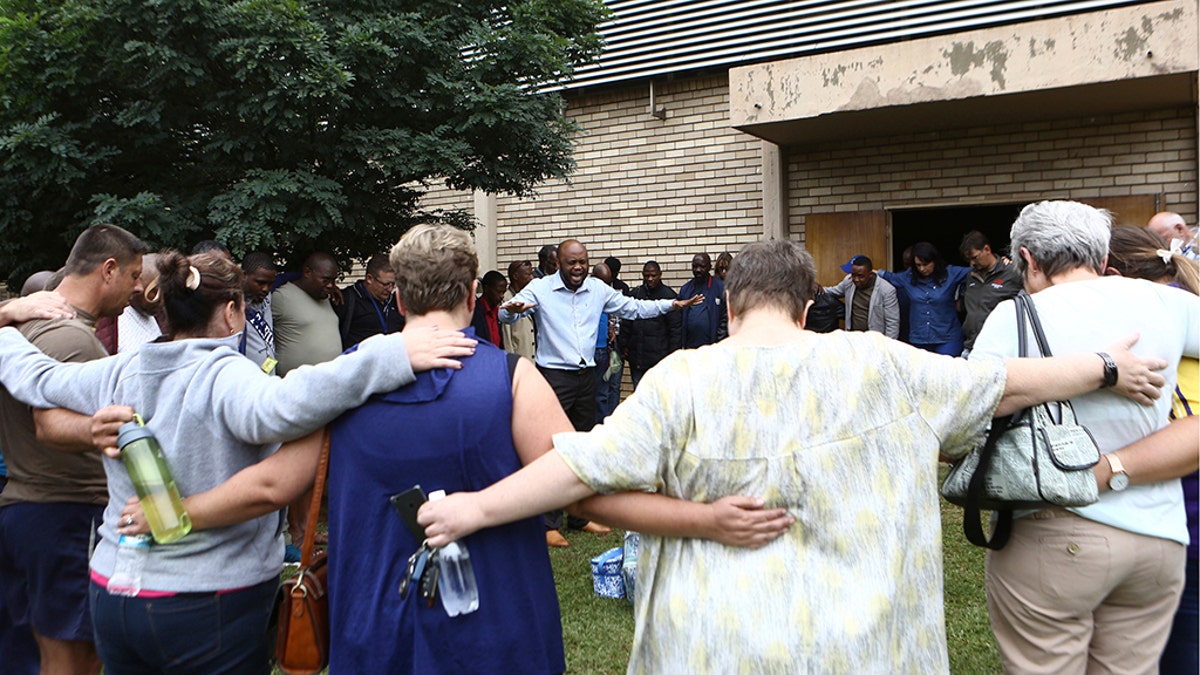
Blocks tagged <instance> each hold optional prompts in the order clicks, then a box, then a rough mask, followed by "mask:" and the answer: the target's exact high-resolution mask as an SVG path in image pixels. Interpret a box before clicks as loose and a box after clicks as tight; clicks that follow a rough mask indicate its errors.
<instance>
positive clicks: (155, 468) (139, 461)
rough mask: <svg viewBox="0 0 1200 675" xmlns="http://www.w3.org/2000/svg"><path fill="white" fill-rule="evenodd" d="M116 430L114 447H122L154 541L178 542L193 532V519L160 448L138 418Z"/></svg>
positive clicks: (123, 455) (156, 440)
mask: <svg viewBox="0 0 1200 675" xmlns="http://www.w3.org/2000/svg"><path fill="white" fill-rule="evenodd" d="M133 419H134V421H133V422H127V423H126V424H124V425H122V426H121V428H120V430H118V431H117V445H118V446H120V448H121V460H122V461H123V462H124V463H125V470H126V471H128V472H129V479H130V480H131V481H133V489H134V490H136V491H137V496H138V499H140V500H141V502H142V511H144V512H145V513H146V521H147V522H149V524H150V532H151V533H153V534H154V541H156V542H158V543H160V544H169V543H171V542H173V541H179V540H180V539H182V538H183V537H184V536H185V535H186V534H187V533H188V532H191V531H192V520H191V518H188V514H187V511H186V510H184V508H183V500H182V499H180V498H179V488H177V487H176V486H175V478H174V477H172V476H171V469H170V467H168V466H167V459H166V457H163V453H162V446H160V445H159V444H158V439H156V438H155V437H154V434H152V433H150V430H149V429H147V428H146V424H145V422H143V421H142V418H141V417H140V416H138V415H134V416H133Z"/></svg>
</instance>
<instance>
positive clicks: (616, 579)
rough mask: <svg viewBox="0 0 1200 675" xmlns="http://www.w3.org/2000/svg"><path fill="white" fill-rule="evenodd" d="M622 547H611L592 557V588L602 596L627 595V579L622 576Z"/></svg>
mask: <svg viewBox="0 0 1200 675" xmlns="http://www.w3.org/2000/svg"><path fill="white" fill-rule="evenodd" d="M623 558H624V555H623V552H622V550H621V547H619V546H618V547H617V548H614V549H610V550H608V551H605V552H604V553H601V554H600V555H598V556H596V557H595V558H592V589H593V590H594V591H595V592H596V595H598V596H600V597H602V598H623V597H625V580H624V579H623V578H622V576H621V561H622V559H623Z"/></svg>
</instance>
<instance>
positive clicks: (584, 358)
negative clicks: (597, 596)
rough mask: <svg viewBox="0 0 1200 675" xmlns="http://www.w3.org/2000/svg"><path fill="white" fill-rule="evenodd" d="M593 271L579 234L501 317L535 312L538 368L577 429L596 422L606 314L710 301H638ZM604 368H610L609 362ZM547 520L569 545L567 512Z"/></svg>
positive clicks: (643, 313) (583, 525)
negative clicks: (564, 530)
mask: <svg viewBox="0 0 1200 675" xmlns="http://www.w3.org/2000/svg"><path fill="white" fill-rule="evenodd" d="M588 270H589V267H588V254H587V248H585V247H584V245H583V244H581V243H579V242H578V241H576V240H574V239H568V240H566V241H564V242H563V243H562V244H559V246H558V274H548V275H546V276H544V277H542V278H540V279H534V280H533V281H531V282H529V284H527V285H526V286H525V288H523V289H521V292H520V293H517V295H516V296H515V297H513V299H512V300H511V301H510V302H508V303H506V304H504V305H501V306H500V316H499V318H500V323H508V324H511V323H515V322H516V321H518V320H519V319H522V318H525V317H527V316H531V317H533V322H534V325H535V326H536V328H537V346H536V350H535V352H534V360H535V361H536V362H537V368H538V371H539V372H541V373H542V376H543V377H545V378H546V381H547V382H549V383H550V386H551V387H552V388H553V389H554V394H555V396H557V397H558V402H559V404H560V405H562V407H563V410H564V411H566V413H567V418H568V419H570V420H571V426H573V427H575V429H576V430H577V431H588V430H590V429H591V428H592V427H593V426H594V425H595V424H596V389H597V386H596V380H597V375H596V368H597V365H598V364H597V363H596V345H597V340H598V338H599V335H600V317H601V316H603V315H605V314H615V315H616V316H619V317H621V318H624V319H650V318H654V317H656V316H661V315H663V314H666V313H667V312H670V311H671V310H673V309H682V308H684V307H688V306H691V305H695V304H698V303H701V302H704V296H702V295H698V296H696V297H694V298H691V299H689V300H635V299H634V298H630V297H627V296H624V295H621V293H619V292H618V291H617V290H615V289H614V288H612V287H611V286H609V285H607V284H605V283H604V282H603V281H600V280H599V279H597V278H595V277H589V276H588ZM606 332H607V330H606ZM605 337H606V338H607V335H606V336H605ZM599 367H601V368H606V367H608V364H607V363H605V364H602V365H600V366H599ZM545 521H546V530H547V532H546V541H547V543H548V544H550V545H551V546H556V547H561V546H566V545H567V540H566V539H565V538H563V537H562V535H560V534H559V533H558V529H559V528H560V527H561V525H562V512H561V511H559V512H551V513H547V514H546V515H545ZM568 525H570V526H571V527H574V528H576V529H582V530H584V531H587V532H596V533H602V532H606V531H608V530H607V528H605V527H604V526H598V525H596V524H595V523H588V522H587V521H585V520H583V519H581V518H579V519H577V518H575V517H574V516H572V518H571V521H570V522H568Z"/></svg>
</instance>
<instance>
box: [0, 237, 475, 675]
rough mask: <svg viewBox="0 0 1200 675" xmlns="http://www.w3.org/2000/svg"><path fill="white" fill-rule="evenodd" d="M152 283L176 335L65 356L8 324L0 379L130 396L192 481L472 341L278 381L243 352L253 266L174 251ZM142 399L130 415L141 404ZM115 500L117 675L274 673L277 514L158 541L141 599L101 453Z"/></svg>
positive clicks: (109, 556) (411, 337)
mask: <svg viewBox="0 0 1200 675" xmlns="http://www.w3.org/2000/svg"><path fill="white" fill-rule="evenodd" d="M158 268H159V278H158V282H157V284H156V285H151V287H150V288H148V289H147V294H155V293H157V294H161V296H162V299H163V301H164V303H165V307H166V311H167V316H168V318H169V320H170V326H171V334H170V339H169V340H167V341H163V342H156V343H151V344H147V345H144V346H143V347H142V348H141V349H139V350H137V351H134V352H131V353H128V354H121V355H118V356H114V357H111V358H108V359H103V360H100V361H92V362H90V363H59V362H58V361H55V360H53V359H51V358H49V357H47V356H45V355H43V354H42V353H41V352H40V351H38V350H37V348H35V347H33V346H32V345H30V344H29V343H28V342H27V341H26V340H25V338H24V337H22V336H21V334H20V333H18V332H17V331H15V330H13V329H11V328H4V329H0V381H2V382H3V384H4V385H5V386H6V387H7V388H8V389H9V391H10V392H12V394H13V395H14V396H15V397H16V398H17V399H19V400H21V401H23V402H25V403H27V404H29V405H31V406H34V407H37V408H55V407H63V408H70V409H72V410H75V411H77V412H81V413H84V414H89V415H90V414H93V413H95V412H96V411H98V410H100V409H101V408H105V407H107V406H112V405H121V406H130V407H131V409H132V410H136V411H137V412H138V413H139V414H140V415H141V416H142V417H143V418H145V419H146V420H147V427H148V428H149V429H150V430H151V431H152V432H153V433H154V435H155V436H156V437H157V438H158V440H159V442H160V443H161V445H162V446H163V452H164V455H165V456H166V458H167V462H168V464H169V465H170V467H171V470H172V473H173V474H174V476H175V479H176V482H177V484H178V487H179V489H180V492H181V493H182V494H184V495H189V494H195V493H198V492H202V491H205V490H208V489H210V488H213V487H215V486H217V485H219V484H221V483H222V482H224V481H225V480H226V479H228V478H229V477H230V476H232V475H234V474H235V473H237V472H238V471H240V470H241V469H244V468H246V467H248V466H250V465H252V464H255V463H256V462H258V461H259V460H261V459H262V458H264V457H265V456H267V455H269V454H271V453H273V452H274V451H275V450H276V449H278V444H279V443H280V442H282V441H287V440H290V439H293V438H297V437H300V436H304V435H305V434H306V433H308V432H309V431H311V430H312V429H314V428H317V427H319V426H321V425H323V424H325V423H326V422H328V421H330V420H331V419H333V418H334V417H336V416H337V415H338V414H340V413H341V412H343V411H344V410H346V409H348V408H352V407H355V406H358V405H360V404H362V403H363V402H364V401H366V400H367V398H368V397H369V396H370V395H372V394H375V393H378V392H385V391H391V390H393V389H395V388H397V387H399V386H401V385H403V384H406V383H408V382H411V381H412V380H413V379H414V376H413V370H414V369H417V370H426V369H429V368H433V367H458V366H459V364H458V363H457V362H455V361H453V360H451V359H453V358H455V357H461V356H466V355H469V354H470V353H472V352H473V346H474V344H475V341H474V340H471V339H468V338H466V337H464V336H463V335H462V334H461V333H458V332H454V331H442V330H436V329H434V330H429V331H424V332H420V333H418V334H413V333H405V334H404V337H401V336H400V335H399V334H395V335H387V336H379V337H376V338H372V339H369V340H366V341H364V342H363V343H362V344H361V345H360V346H359V348H358V350H357V351H356V352H355V353H353V354H348V355H344V356H341V357H339V358H337V359H335V360H334V361H331V362H328V363H324V364H320V365H317V366H310V367H303V368H299V369H296V370H295V371H293V372H292V373H289V374H288V376H287V377H286V378H282V379H280V378H276V377H272V376H269V375H266V374H265V373H263V372H262V371H261V370H260V369H259V368H258V367H257V366H256V365H255V364H254V363H252V362H251V361H249V360H247V359H246V358H245V357H243V356H241V355H240V354H239V353H238V352H237V343H238V334H239V333H240V332H241V331H242V330H243V329H244V327H245V315H244V311H243V310H244V308H243V295H242V274H241V270H240V269H238V267H237V266H236V265H234V264H233V263H232V262H230V261H229V260H228V259H226V258H224V257H222V256H218V255H214V254H198V255H194V256H191V257H190V258H189V257H185V256H183V255H182V254H180V253H178V252H166V253H164V254H163V255H162V256H161V257H160V258H159V261H158ZM132 410H130V413H131V412H132ZM104 464H105V470H106V473H107V475H108V490H109V504H108V507H107V508H106V510H105V514H104V522H103V524H102V525H101V526H100V528H99V535H100V538H99V541H98V542H97V544H96V549H95V552H94V554H93V555H92V558H91V564H90V568H91V575H92V579H93V584H92V585H91V590H90V599H91V612H92V620H93V625H94V626H95V631H96V642H97V645H96V646H97V648H98V651H99V654H100V658H101V659H102V660H103V661H104V664H105V667H106V672H109V673H121V672H126V671H144V670H173V669H178V668H181V667H185V666H186V668H187V669H188V671H189V672H214V673H215V672H239V673H242V672H245V673H266V672H269V664H268V642H267V632H266V629H267V620H268V617H269V614H270V610H271V606H272V598H273V597H274V593H275V588H276V585H277V583H278V575H279V565H280V563H281V561H282V560H283V537H282V532H283V530H282V527H281V520H280V517H279V515H278V514H277V513H271V514H268V515H264V516H261V517H259V518H255V519H253V520H250V521H247V522H244V523H239V524H235V525H230V526H228V527H222V528H217V529H211V530H206V531H197V532H192V533H191V534H189V535H188V536H186V537H184V538H183V539H181V540H180V541H178V542H175V543H172V544H167V545H155V546H152V547H151V551H150V554H149V558H148V560H147V562H146V565H145V570H144V572H143V574H142V584H141V586H142V591H141V592H140V593H139V594H138V595H137V596H135V597H125V596H119V595H112V594H109V593H108V591H107V590H106V588H105V586H106V582H107V579H108V577H110V576H111V575H112V573H113V569H114V564H115V558H116V552H117V544H118V539H119V535H118V533H117V527H118V525H119V523H118V520H119V518H120V510H121V507H122V506H124V504H125V503H126V500H128V499H129V498H130V497H131V496H132V495H134V488H133V484H132V483H131V482H130V479H129V475H128V473H127V472H126V471H125V467H124V465H123V464H122V463H121V462H120V460H118V459H113V458H110V457H105V459H104Z"/></svg>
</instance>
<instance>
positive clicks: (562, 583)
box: [550, 500, 1000, 675]
mask: <svg viewBox="0 0 1200 675" xmlns="http://www.w3.org/2000/svg"><path fill="white" fill-rule="evenodd" d="M942 524H943V528H942V546H943V548H944V555H945V575H946V582H945V584H946V639H947V641H948V642H949V647H950V672H952V673H955V674H958V673H962V674H963V675H977V674H978V675H986V674H990V673H999V672H1000V659H999V656H997V654H996V646H995V643H994V641H993V639H992V633H991V629H990V628H989V627H988V618H987V605H986V604H985V601H984V594H983V559H984V556H983V549H980V548H976V547H975V546H972V545H971V544H970V543H968V542H967V540H966V539H965V538H964V537H963V534H962V510H961V509H959V508H958V507H956V506H953V505H951V504H949V503H947V502H946V501H944V500H943V501H942ZM567 538H568V539H569V540H570V541H571V546H570V547H569V548H565V549H551V551H550V560H551V563H552V564H553V565H554V581H555V585H556V586H557V587H558V601H559V605H560V606H561V607H562V622H563V643H564V646H565V648H566V653H567V671H568V672H571V673H623V672H625V665H626V662H627V661H628V659H629V645H630V644H631V642H632V640H633V611H632V608H631V607H630V606H629V604H628V603H627V602H626V601H625V600H610V599H608V598H600V597H596V596H595V595H593V594H592V574H591V564H590V561H591V559H592V557H594V556H596V555H597V554H599V553H602V552H604V551H606V550H608V549H610V548H613V547H615V546H620V545H621V535H620V532H619V531H614V532H613V533H612V534H608V535H604V536H596V535H591V534H584V533H582V532H568V533H567Z"/></svg>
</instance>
